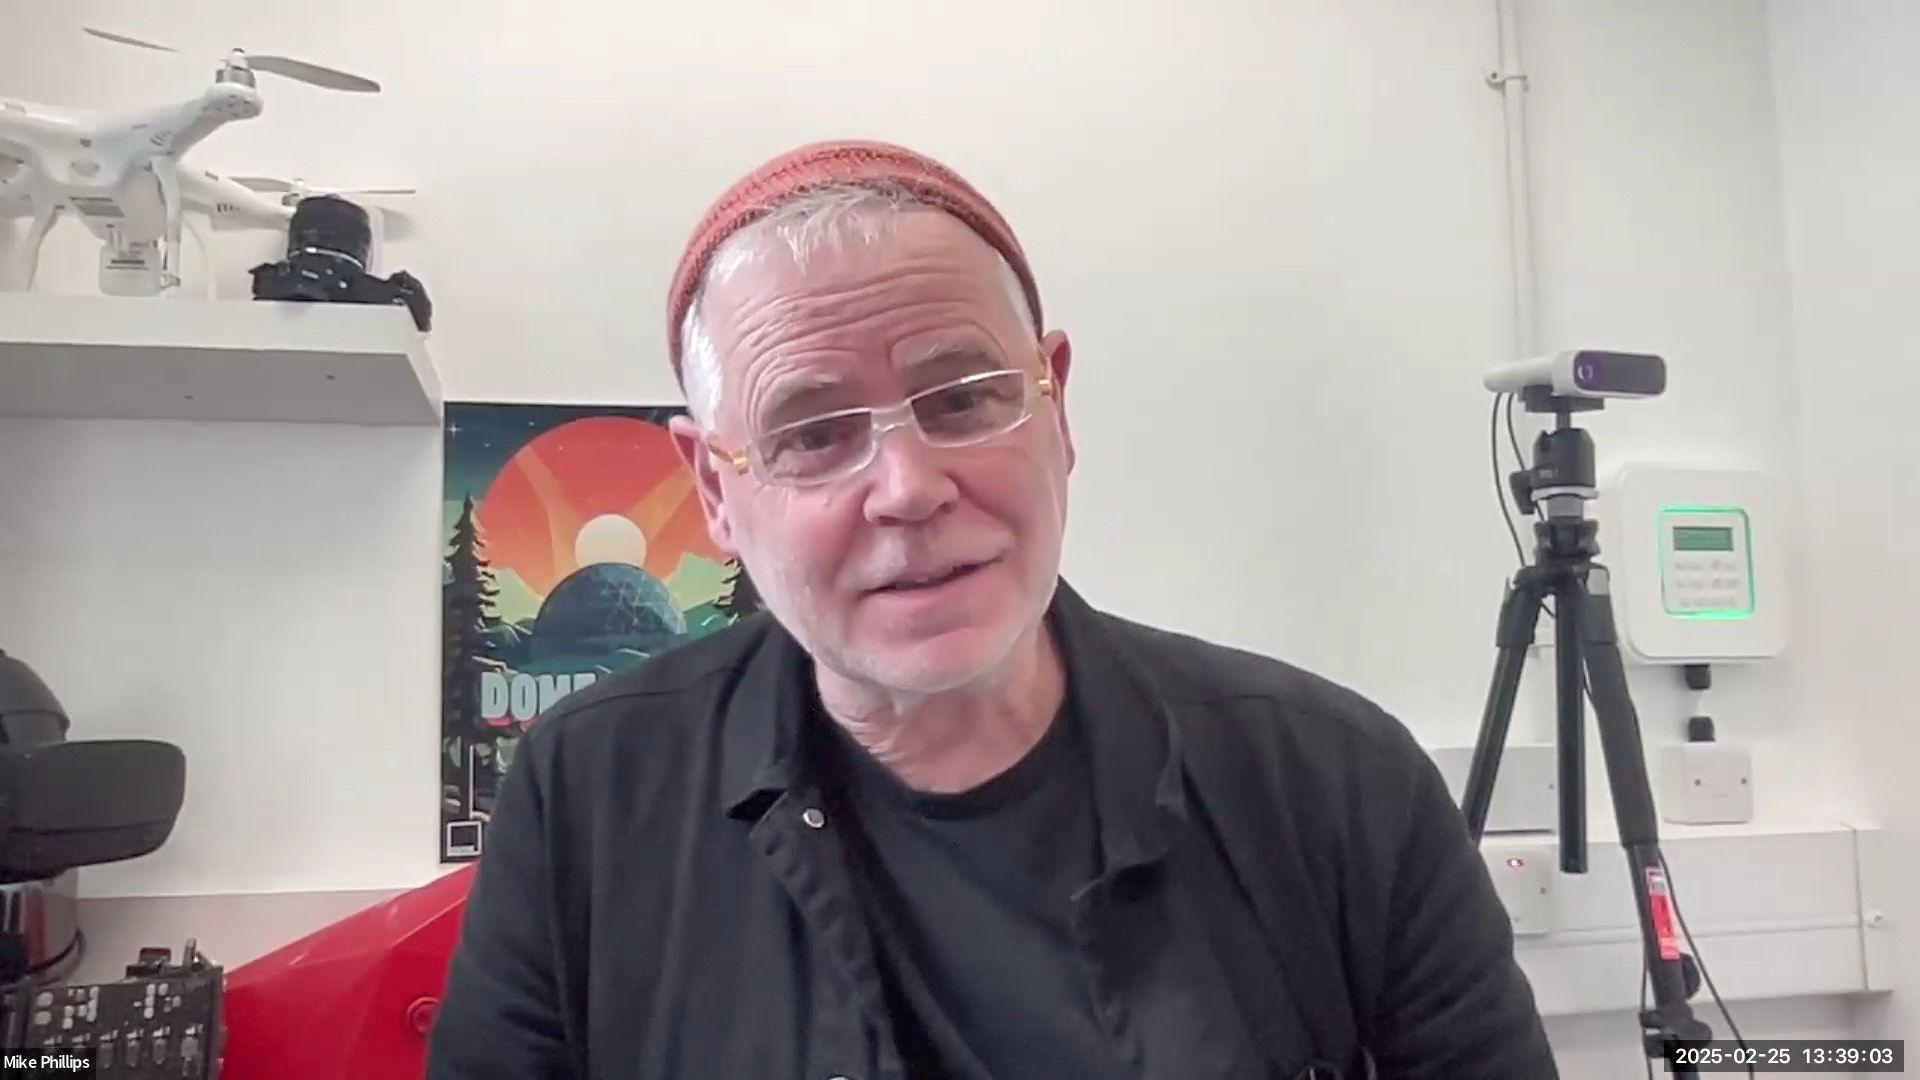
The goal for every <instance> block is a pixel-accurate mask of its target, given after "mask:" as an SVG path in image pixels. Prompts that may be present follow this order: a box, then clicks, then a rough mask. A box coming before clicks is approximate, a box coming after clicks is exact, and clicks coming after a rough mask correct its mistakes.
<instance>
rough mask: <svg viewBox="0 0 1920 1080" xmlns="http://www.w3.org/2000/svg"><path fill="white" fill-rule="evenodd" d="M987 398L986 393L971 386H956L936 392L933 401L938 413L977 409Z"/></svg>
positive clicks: (934, 408) (949, 413)
mask: <svg viewBox="0 0 1920 1080" xmlns="http://www.w3.org/2000/svg"><path fill="white" fill-rule="evenodd" d="M985 400H986V395H985V394H983V393H981V392H980V391H979V390H978V389H976V388H974V387H971V386H956V387H954V388H953V389H951V390H944V391H942V392H940V393H938V394H935V395H934V397H933V401H932V402H931V404H932V406H933V410H934V411H935V412H936V413H945V414H948V415H951V414H953V413H963V412H967V411H969V410H972V409H977V408H979V407H980V406H981V404H983V403H984V402H985Z"/></svg>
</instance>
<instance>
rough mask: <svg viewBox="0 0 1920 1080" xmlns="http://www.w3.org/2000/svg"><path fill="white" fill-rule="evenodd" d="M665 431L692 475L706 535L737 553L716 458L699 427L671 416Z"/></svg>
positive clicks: (729, 552)
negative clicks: (705, 521) (703, 517)
mask: <svg viewBox="0 0 1920 1080" xmlns="http://www.w3.org/2000/svg"><path fill="white" fill-rule="evenodd" d="M667 434H668V435H671V436H672V437H673V449H674V451H675V452H676V453H678V454H679V455H680V460H681V461H683V462H686V465H687V471H688V472H691V473H692V474H693V490H694V492H695V493H696V494H698V495H699V496H700V512H701V514H702V515H704V516H705V517H706V519H707V535H708V536H710V537H712V538H713V542H714V545H715V546H716V547H718V548H719V549H720V550H721V552H722V553H723V554H725V555H727V556H729V557H737V556H738V555H739V554H740V551H739V549H738V548H736V547H735V546H734V543H733V520H732V518H730V517H729V516H728V514H727V500H726V495H725V493H723V492H722V491H721V489H720V469H721V468H723V467H724V466H723V465H721V463H720V462H719V460H718V459H717V458H716V457H715V455H714V454H713V452H712V451H710V450H708V449H707V444H706V440H705V439H704V438H703V437H702V435H701V433H700V426H699V425H698V424H696V423H694V422H693V418H692V417H690V416H675V417H672V418H671V419H669V420H668V421H667Z"/></svg>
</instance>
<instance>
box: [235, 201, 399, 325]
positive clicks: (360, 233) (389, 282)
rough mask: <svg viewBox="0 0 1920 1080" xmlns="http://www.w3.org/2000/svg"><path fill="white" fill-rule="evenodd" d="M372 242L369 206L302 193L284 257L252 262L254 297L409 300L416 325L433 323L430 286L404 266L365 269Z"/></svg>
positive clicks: (363, 301) (375, 301) (378, 301)
mask: <svg viewBox="0 0 1920 1080" xmlns="http://www.w3.org/2000/svg"><path fill="white" fill-rule="evenodd" d="M372 247H373V230H372V229H371V228H370V227H369V225H368V222H367V212H366V211H365V210H363V209H361V208H360V207H358V206H355V205H354V204H353V203H350V202H348V201H347V200H345V199H342V198H339V197H338V196H334V195H315V196H312V197H311V198H306V199H302V200H300V205H299V206H296V207H294V210H293V223H292V224H291V225H290V226H289V227H288V229H287V257H286V259H285V260H284V261H282V262H274V263H261V264H260V265H259V266H256V267H254V268H253V298H254V299H255V300H334V301H344V302H346V303H350V304H405V305H406V306H407V310H409V311H411V312H413V323H414V325H415V326H418V327H419V328H420V329H421V330H422V331H426V330H429V329H431V328H432V325H433V303H432V301H430V300H428V299H427V289H426V286H424V285H422V284H420V280H419V279H418V278H416V277H414V276H413V275H412V274H409V273H407V272H406V271H405V270H401V271H399V272H397V273H395V274H394V275H393V276H392V277H387V278H379V277H375V276H373V275H372V274H369V273H367V253H368V252H369V251H370V250H371V249H372Z"/></svg>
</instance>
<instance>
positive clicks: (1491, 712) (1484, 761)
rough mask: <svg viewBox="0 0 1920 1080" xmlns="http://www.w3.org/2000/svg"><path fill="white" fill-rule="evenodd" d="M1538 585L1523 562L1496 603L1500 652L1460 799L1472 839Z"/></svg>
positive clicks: (1502, 738)
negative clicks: (1497, 603) (1497, 604)
mask: <svg viewBox="0 0 1920 1080" xmlns="http://www.w3.org/2000/svg"><path fill="white" fill-rule="evenodd" d="M1542 588H1543V586H1542V579H1541V577H1540V575H1539V573H1538V572H1537V571H1536V570H1535V569H1534V568H1533V567H1525V568H1523V569H1521V571H1520V572H1519V573H1518V574H1517V575H1515V577H1514V580H1513V583H1512V584H1510V585H1508V586H1507V595H1506V599H1505V600H1503V601H1502V602H1501V604H1500V624H1499V629H1498V630H1497V631H1496V632H1495V637H1494V642H1495V644H1496V645H1498V646H1499V649H1500V654H1499V658H1498V659H1497V660H1496V661H1495V662H1494V667H1493V683H1492V684H1491V685H1490V686H1488V687H1487V706H1486V710H1485V711H1484V712H1482V713H1481V716H1480V735H1479V738H1478V739H1477V740H1476V741H1475V742H1474V746H1473V763H1472V764H1471V765H1470V766H1468V768H1467V786H1466V790H1465V791H1464V793H1463V797H1462V798H1461V800H1460V809H1461V812H1462V813H1464V814H1465V815H1466V818H1467V834H1468V835H1469V836H1471V837H1473V842H1474V843H1476V844H1477V843H1479V842H1480V834H1481V833H1482V832H1484V831H1485V830H1486V825H1487V807H1488V806H1490V805H1491V804H1492V803H1493V781H1494V777H1495V775H1496V774H1497V773H1498V772H1499V771H1500V752H1501V750H1502V749H1504V748H1505V746H1506V744H1507V728H1508V727H1509V725H1511V723H1512V721H1513V701H1514V698H1515V697H1517V696H1518V695H1519V693H1520V673H1521V671H1522V670H1523V669H1524V668H1525V666H1526V663H1527V647H1528V646H1530V645H1532V644H1533V629H1534V624H1535V623H1536V622H1537V621H1538V620H1539V618H1540V597H1541V595H1542Z"/></svg>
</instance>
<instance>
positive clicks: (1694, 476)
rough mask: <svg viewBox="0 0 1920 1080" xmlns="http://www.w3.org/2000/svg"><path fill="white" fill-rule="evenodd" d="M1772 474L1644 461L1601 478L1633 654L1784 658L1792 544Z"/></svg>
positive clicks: (1609, 547) (1672, 660) (1604, 548)
mask: <svg viewBox="0 0 1920 1080" xmlns="http://www.w3.org/2000/svg"><path fill="white" fill-rule="evenodd" d="M1771 496H1772V491H1771V488H1770V485H1769V484H1768V483H1767V480H1766V477H1765V476H1764V475H1762V474H1761V473H1759V472H1755V471H1751V470H1742V469H1706V468H1691V467H1682V466H1673V465H1661V464H1649V463H1634V464H1629V465H1625V466H1623V467H1621V468H1620V469H1619V470H1617V471H1616V472H1615V473H1614V475H1613V476H1612V477H1611V478H1609V479H1608V480H1607V481H1605V482H1603V483H1602V485H1601V496H1600V517H1601V519H1602V521H1603V522H1604V528H1603V531H1602V539H1601V561H1602V562H1604V563H1606V564H1607V565H1608V566H1610V567H1612V568H1613V570H1614V575H1613V590H1614V610H1615V611H1616V613H1617V614H1618V617H1619V620H1620V630H1621V638H1622V641H1623V642H1624V643H1625V644H1626V646H1627V652H1628V653H1629V654H1630V655H1631V656H1632V657H1633V658H1634V659H1637V660H1640V661H1642V662H1645V663H1650V664H1694V663H1718V662H1725V661H1739V660H1763V659H1766V658H1768V657H1772V656H1777V655H1779V653H1780V650H1781V649H1783V648H1785V646H1786V640H1787V594H1786V580H1785V567H1784V566H1783V559H1784V549H1785V544H1784V543H1782V541H1781V538H1780V535H1779V529H1780V525H1779V522H1778V521H1777V520H1776V518H1775V511H1774V509H1773V506H1772V498H1771Z"/></svg>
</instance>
